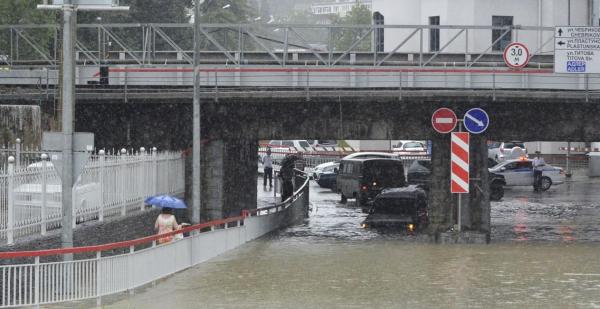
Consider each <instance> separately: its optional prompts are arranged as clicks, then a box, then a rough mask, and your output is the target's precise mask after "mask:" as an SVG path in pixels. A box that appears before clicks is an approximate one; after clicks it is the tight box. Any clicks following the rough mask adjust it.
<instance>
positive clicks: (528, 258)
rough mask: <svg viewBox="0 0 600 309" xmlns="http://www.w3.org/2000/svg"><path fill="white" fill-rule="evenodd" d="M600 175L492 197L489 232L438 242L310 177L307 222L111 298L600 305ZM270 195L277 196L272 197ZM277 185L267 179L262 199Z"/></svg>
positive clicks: (155, 303) (272, 304) (230, 304)
mask: <svg viewBox="0 0 600 309" xmlns="http://www.w3.org/2000/svg"><path fill="white" fill-rule="evenodd" d="M599 195H600V180H599V179H588V178H586V177H579V178H575V179H574V180H573V181H572V182H569V183H567V184H564V185H559V186H555V187H553V188H551V189H550V191H548V192H544V193H534V192H533V190H532V189H531V188H528V187H527V188H513V189H510V190H507V191H506V194H505V197H504V199H503V200H502V201H500V202H493V203H492V225H493V235H492V239H493V240H492V243H491V244H489V245H435V244H429V243H424V242H421V241H419V237H417V236H410V235H405V234H403V233H381V232H379V231H373V230H368V229H362V228H360V222H361V221H362V220H363V219H364V217H365V216H366V215H365V214H363V213H362V212H361V211H360V210H359V209H357V208H355V207H353V203H352V201H350V202H349V203H348V204H346V205H342V204H339V203H338V199H339V196H338V195H337V194H334V193H332V192H331V191H330V190H328V189H321V188H319V187H318V186H317V185H316V184H315V183H314V182H311V201H312V202H311V207H312V211H311V215H310V218H309V219H307V220H306V222H305V224H303V225H299V226H294V227H290V228H287V229H285V230H282V231H280V232H277V233H273V234H271V235H269V236H267V237H263V238H261V239H258V240H256V241H253V242H251V243H248V244H246V245H243V246H242V247H240V248H238V249H236V250H232V251H230V252H228V253H226V254H223V255H221V256H219V257H217V258H215V259H212V260H210V261H208V262H205V263H203V264H201V265H198V266H196V267H193V268H191V269H188V270H186V271H183V272H181V273H179V274H176V275H174V276H171V277H169V278H167V279H164V280H161V281H160V282H158V283H157V285H156V286H155V287H146V288H144V289H140V290H138V291H136V294H135V295H132V296H129V295H120V296H116V297H112V298H110V299H105V301H106V302H105V304H106V303H107V302H108V305H107V307H109V308H164V307H177V308H406V307H408V306H410V307H413V308H432V307H445V308H464V307H473V308H491V307H492V308H496V307H501V308H523V307H525V308H600V259H599V258H598V257H599V256H600V232H599V231H598V227H597V225H598V222H600V205H599V204H600V196H599ZM269 199H271V200H269ZM272 199H273V196H272V191H271V192H270V191H268V188H267V191H263V189H262V184H259V201H261V203H270V202H271V201H272Z"/></svg>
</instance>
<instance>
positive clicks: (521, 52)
mask: <svg viewBox="0 0 600 309" xmlns="http://www.w3.org/2000/svg"><path fill="white" fill-rule="evenodd" d="M530 56H531V55H530V54H529V49H528V48H527V46H525V44H523V43H519V42H513V43H510V44H508V46H506V48H505V49H504V53H503V54H502V58H504V63H506V65H507V66H508V67H510V68H513V69H520V68H524V67H525V66H526V65H527V64H528V63H529V57H530Z"/></svg>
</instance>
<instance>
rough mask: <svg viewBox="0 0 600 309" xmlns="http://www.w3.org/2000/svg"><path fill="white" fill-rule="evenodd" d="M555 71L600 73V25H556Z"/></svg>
mask: <svg viewBox="0 0 600 309" xmlns="http://www.w3.org/2000/svg"><path fill="white" fill-rule="evenodd" d="M554 72H556V73H579V74H581V73H600V27H570V26H562V27H556V28H555V29H554Z"/></svg>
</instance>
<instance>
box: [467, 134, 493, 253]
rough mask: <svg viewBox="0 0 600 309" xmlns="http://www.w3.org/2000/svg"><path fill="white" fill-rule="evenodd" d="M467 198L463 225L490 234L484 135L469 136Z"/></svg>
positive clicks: (488, 185)
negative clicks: (468, 184) (469, 178)
mask: <svg viewBox="0 0 600 309" xmlns="http://www.w3.org/2000/svg"><path fill="white" fill-rule="evenodd" d="M469 151H470V164H469V165H470V168H469V170H470V177H471V179H472V180H471V183H470V184H471V185H470V187H469V191H470V194H469V199H468V203H467V206H466V207H468V208H465V209H464V211H463V214H464V215H465V216H463V220H464V221H463V222H464V225H463V226H464V227H465V228H466V229H468V230H473V231H478V232H481V233H484V234H486V235H487V237H488V241H489V235H490V184H489V177H488V167H487V155H488V148H487V143H486V138H485V136H482V135H478V134H471V137H470V147H469Z"/></svg>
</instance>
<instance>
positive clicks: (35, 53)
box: [0, 23, 554, 67]
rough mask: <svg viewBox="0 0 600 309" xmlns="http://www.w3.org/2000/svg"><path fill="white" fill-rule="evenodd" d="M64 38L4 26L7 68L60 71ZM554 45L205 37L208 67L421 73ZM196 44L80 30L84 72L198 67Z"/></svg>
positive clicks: (417, 32)
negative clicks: (409, 67) (105, 67)
mask: <svg viewBox="0 0 600 309" xmlns="http://www.w3.org/2000/svg"><path fill="white" fill-rule="evenodd" d="M433 29H437V31H438V33H439V46H438V47H437V48H434V49H430V45H429V44H428V43H429V34H430V30H433ZM493 32H497V35H493V34H492V33H493ZM381 35H383V36H384V38H385V48H384V50H380V49H381V47H380V46H381V43H379V42H381V39H382V38H381V37H380V36H381ZM59 36H60V27H59V26H58V25H0V41H3V42H5V44H2V45H0V55H1V57H0V65H8V66H18V65H44V66H51V67H52V66H56V65H57V64H59V63H60V59H59V53H58V50H57V48H58V44H57V42H58V38H59ZM490 38H493V39H490ZM553 39H554V28H553V27H527V26H520V25H515V26H502V27H500V26H466V25H298V24H202V25H200V38H199V40H200V44H201V46H202V53H203V56H202V57H201V59H202V63H206V64H215V63H218V64H229V65H236V66H237V65H248V64H277V65H281V66H287V65H300V64H304V63H307V62H310V63H312V64H315V65H326V66H335V65H355V64H356V65H368V66H386V65H398V64H401V63H410V64H413V65H417V66H419V67H426V66H432V65H439V63H442V62H449V63H453V62H454V63H459V64H460V65H461V66H464V67H472V66H477V65H485V64H486V63H490V62H496V63H502V58H501V55H500V54H501V52H502V50H499V46H500V47H501V44H500V43H501V42H508V41H521V42H523V43H525V44H527V45H528V46H529V47H530V50H532V61H533V63H532V65H533V66H538V65H542V64H549V63H551V62H552V57H551V56H550V57H546V56H547V55H552V54H553V49H554V46H553ZM192 43H193V25H192V24H158V23H151V24H80V25H78V30H77V41H76V46H75V48H76V51H77V55H78V61H79V63H80V64H83V65H93V66H97V65H100V64H105V63H122V64H126V63H129V64H137V65H148V64H166V63H180V64H192V58H193V57H192V53H193V52H192ZM378 43H379V44H378ZM48 46H50V47H48ZM378 46H379V47H378Z"/></svg>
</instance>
